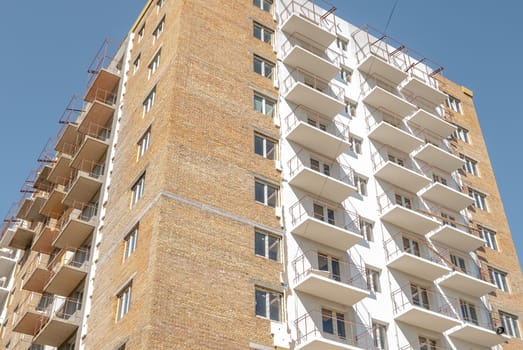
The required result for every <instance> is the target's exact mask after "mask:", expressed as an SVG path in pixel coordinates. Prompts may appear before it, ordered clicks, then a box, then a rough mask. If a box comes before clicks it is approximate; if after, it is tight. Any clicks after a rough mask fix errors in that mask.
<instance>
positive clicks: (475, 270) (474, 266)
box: [438, 249, 491, 283]
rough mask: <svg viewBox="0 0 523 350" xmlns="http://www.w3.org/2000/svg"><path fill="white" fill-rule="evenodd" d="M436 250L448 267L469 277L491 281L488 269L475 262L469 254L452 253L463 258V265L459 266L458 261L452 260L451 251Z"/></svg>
mask: <svg viewBox="0 0 523 350" xmlns="http://www.w3.org/2000/svg"><path fill="white" fill-rule="evenodd" d="M438 251H439V253H440V254H441V255H442V256H443V257H444V258H445V260H446V262H447V265H449V267H451V268H452V269H453V270H454V271H458V272H461V273H464V274H466V275H468V276H470V277H473V278H476V279H479V280H482V281H484V282H488V283H491V281H490V276H489V273H488V269H487V268H485V267H483V265H481V264H480V263H477V262H475V261H474V260H473V259H472V258H471V257H470V256H464V255H455V254H452V255H454V256H455V257H456V258H461V259H463V261H464V263H465V266H461V265H460V264H459V263H454V262H453V258H452V257H451V253H450V252H449V251H448V250H447V249H438Z"/></svg>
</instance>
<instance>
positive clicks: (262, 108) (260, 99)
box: [254, 92, 276, 117]
mask: <svg viewBox="0 0 523 350" xmlns="http://www.w3.org/2000/svg"><path fill="white" fill-rule="evenodd" d="M275 105H276V101H274V100H273V99H271V98H268V97H265V96H263V95H260V94H258V93H256V92H255V93H254V110H255V111H256V112H259V113H263V114H265V115H269V116H271V117H272V116H273V115H274V106H275Z"/></svg>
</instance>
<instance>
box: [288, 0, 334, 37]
mask: <svg viewBox="0 0 523 350" xmlns="http://www.w3.org/2000/svg"><path fill="white" fill-rule="evenodd" d="M318 4H320V5H318ZM322 5H323V6H322ZM324 7H325V8H328V9H329V10H325V9H324ZM335 9H336V8H335V7H334V6H333V5H331V4H329V3H328V2H327V1H324V0H290V1H289V3H288V4H287V6H285V7H284V9H283V10H282V12H281V13H280V19H281V22H282V23H283V22H285V21H286V20H287V19H288V18H289V17H291V16H292V15H297V16H300V17H303V18H306V19H308V20H309V21H311V22H312V23H315V24H316V25H318V26H320V28H322V29H324V30H327V31H329V32H336V16H335V15H334V11H335Z"/></svg>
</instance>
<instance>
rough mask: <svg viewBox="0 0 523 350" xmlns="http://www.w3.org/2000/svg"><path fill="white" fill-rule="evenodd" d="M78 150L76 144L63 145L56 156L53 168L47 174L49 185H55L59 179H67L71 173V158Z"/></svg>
mask: <svg viewBox="0 0 523 350" xmlns="http://www.w3.org/2000/svg"><path fill="white" fill-rule="evenodd" d="M77 149H78V145H77V144H73V143H64V144H63V145H61V146H60V150H59V151H58V153H57V154H56V157H55V160H54V164H53V167H52V169H51V171H50V172H49V176H48V179H49V181H50V182H51V183H56V182H57V181H58V179H60V178H69V177H71V173H72V172H73V168H72V167H71V163H72V161H73V156H74V154H75V153H76V150H77Z"/></svg>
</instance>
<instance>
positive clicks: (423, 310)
mask: <svg viewBox="0 0 523 350" xmlns="http://www.w3.org/2000/svg"><path fill="white" fill-rule="evenodd" d="M417 293H418V294H415V293H413V291H412V287H411V286H410V285H407V286H404V287H402V288H400V289H398V290H396V291H394V292H393V293H392V302H393V307H394V319H395V320H396V321H397V322H402V323H406V324H409V325H411V326H414V327H420V328H424V329H427V330H430V331H433V332H436V333H442V332H445V331H446V330H448V329H450V328H452V327H455V326H457V325H459V324H461V322H460V321H459V320H458V319H457V315H456V314H455V313H454V311H453V310H452V307H451V305H450V304H449V303H448V302H447V301H446V300H445V299H444V298H443V296H442V295H440V294H439V293H437V292H434V291H431V290H427V289H423V290H421V291H420V290H419V289H418V292H417Z"/></svg>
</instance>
